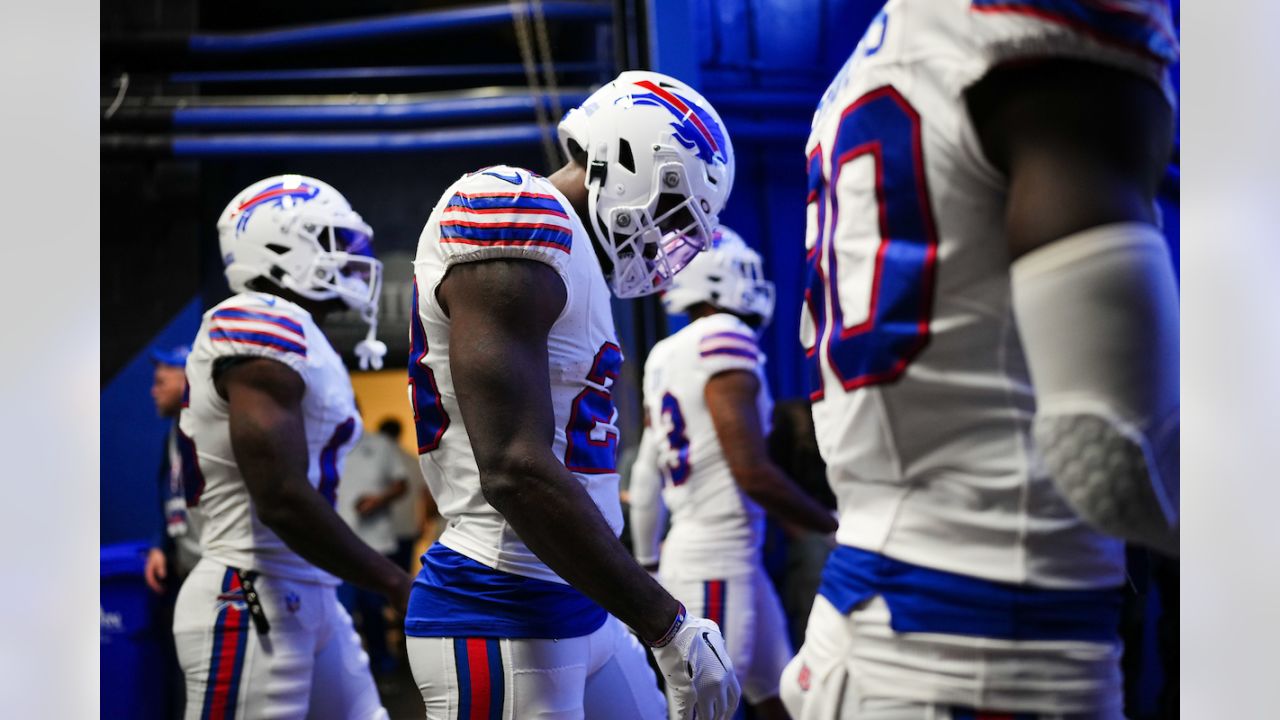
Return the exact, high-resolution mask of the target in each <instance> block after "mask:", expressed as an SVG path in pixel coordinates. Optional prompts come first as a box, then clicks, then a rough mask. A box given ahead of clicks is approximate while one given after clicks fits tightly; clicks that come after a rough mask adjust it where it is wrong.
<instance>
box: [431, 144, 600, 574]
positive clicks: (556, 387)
mask: <svg viewBox="0 0 1280 720" xmlns="http://www.w3.org/2000/svg"><path fill="white" fill-rule="evenodd" d="M494 258H519V259H526V260H534V261H536V262H541V263H546V264H547V265H549V266H550V267H551V268H552V269H554V270H555V271H556V272H557V273H558V274H559V275H560V277H561V278H562V279H563V280H564V285H565V290H566V301H565V307H564V310H563V312H562V313H561V314H560V317H559V318H558V319H557V320H556V322H555V324H554V325H552V327H551V332H550V334H549V336H548V338H547V354H548V361H549V363H548V364H549V370H550V376H551V401H552V405H553V409H554V412H555V423H556V433H555V438H554V440H553V443H552V451H553V452H554V453H555V456H556V457H558V458H560V459H561V460H562V461H563V462H564V464H565V467H566V468H568V469H569V470H570V471H572V472H573V473H574V475H575V476H577V478H578V480H579V481H581V482H582V485H583V487H584V488H586V490H587V492H588V493H589V494H590V495H591V497H592V499H593V500H595V503H596V505H597V506H598V507H599V508H600V512H601V513H602V514H603V515H604V517H605V519H606V520H607V521H608V523H609V525H610V527H612V528H613V530H614V533H615V534H616V533H619V532H621V530H622V507H621V504H620V502H619V499H618V472H617V448H618V428H617V415H618V414H617V410H616V409H615V408H614V404H613V399H612V395H611V392H612V390H611V388H612V386H613V383H614V381H615V380H616V379H617V377H618V372H619V369H620V368H621V365H622V351H621V349H620V348H619V347H618V341H617V337H616V335H615V334H614V327H613V315H612V313H611V310H610V304H609V303H610V295H609V288H608V286H607V285H606V284H605V277H604V273H603V271H602V270H601V267H600V262H599V260H597V259H596V255H595V251H594V250H593V249H592V245H591V239H590V238H589V237H588V236H587V231H586V228H584V227H583V225H582V222H581V221H580V220H579V219H578V216H577V214H576V213H575V212H574V210H573V208H572V206H570V204H569V201H568V200H567V199H566V198H565V197H564V195H562V194H561V193H560V191H559V190H557V189H556V188H555V186H554V185H552V184H551V182H550V181H548V180H547V179H546V178H543V177H541V176H539V175H536V174H534V173H531V172H529V171H527V170H522V169H519V168H513V167H507V166H497V167H491V168H486V169H484V170H481V171H478V172H475V173H471V174H468V175H464V176H463V177H462V178H461V179H459V180H458V181H457V182H455V183H454V184H453V185H452V186H450V187H449V189H447V190H446V191H445V192H444V195H443V196H442V197H441V199H440V201H439V203H437V204H436V207H435V209H434V210H432V212H431V217H430V218H429V219H428V220H427V225H426V227H425V228H423V231H422V236H421V238H420V239H419V241H418V255H417V259H416V260H415V262H414V304H415V307H416V309H417V311H416V313H415V314H414V320H413V325H412V328H411V330H410V335H411V346H412V347H411V349H410V358H409V395H410V399H411V402H412V403H413V408H414V417H415V418H416V420H415V424H416V430H417V434H418V445H419V447H418V453H419V455H420V458H419V460H420V462H421V464H422V473H423V475H424V476H425V477H426V480H427V486H428V487H429V488H430V489H431V495H432V497H434V498H435V500H436V503H437V504H438V505H439V506H440V514H441V515H442V516H443V517H444V518H445V520H446V521H447V523H448V526H447V528H446V529H445V531H444V534H443V535H441V537H440V543H441V544H443V545H445V546H446V547H448V548H451V549H452V550H454V551H456V552H458V553H460V554H462V555H464V556H466V557H468V558H471V559H472V560H475V561H477V562H479V563H481V564H483V565H486V566H488V567H490V568H493V569H495V570H499V571H502V572H506V573H512V574H515V575H523V576H526V577H532V578H537V579H541V580H549V581H553V582H559V583H563V582H564V581H563V580H561V579H560V578H559V576H557V575H556V574H555V573H554V572H552V571H551V570H550V569H549V568H548V567H547V566H546V565H544V564H543V563H542V561H541V560H539V559H538V558H537V556H535V555H534V554H533V553H532V552H531V551H530V550H529V549H528V548H527V547H525V545H524V543H523V542H521V541H520V538H519V537H518V536H517V535H516V533H515V531H514V530H513V529H512V528H511V526H510V525H508V524H507V522H506V519H505V518H503V516H502V515H501V514H500V513H499V512H498V511H497V510H494V509H493V507H491V506H490V505H489V503H488V502H486V501H485V499H484V495H483V494H482V493H481V491H480V475H479V471H478V470H477V468H476V460H475V455H474V454H473V453H472V451H471V439H470V437H469V436H468V434H467V430H468V429H467V427H466V425H465V424H464V423H463V420H462V413H461V412H460V411H459V409H458V400H457V395H456V393H455V391H454V386H453V375H452V372H451V369H450V365H449V342H450V335H451V332H450V331H451V322H450V320H449V318H448V317H447V316H446V315H445V314H444V312H443V311H442V310H441V308H440V303H439V301H438V299H437V298H436V290H437V288H438V286H439V285H440V281H441V280H443V279H444V276H445V272H446V271H447V270H448V269H449V268H450V267H451V266H453V265H457V264H460V263H466V262H476V261H480V260H488V259H494Z"/></svg>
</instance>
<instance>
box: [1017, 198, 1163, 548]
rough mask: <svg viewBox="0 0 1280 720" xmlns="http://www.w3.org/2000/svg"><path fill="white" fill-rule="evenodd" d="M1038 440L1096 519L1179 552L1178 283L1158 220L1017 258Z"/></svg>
mask: <svg viewBox="0 0 1280 720" xmlns="http://www.w3.org/2000/svg"><path fill="white" fill-rule="evenodd" d="M1011 275H1012V283H1013V303H1014V311H1015V314H1016V316H1017V323H1018V331H1019V333H1020V335H1021V339H1022V344H1023V349H1024V351H1025V354H1026V358H1027V363H1028V367H1029V369H1030V372H1031V380H1032V383H1033V384H1034V385H1035V390H1036V418H1035V440H1036V445H1037V447H1038V449H1039V450H1040V452H1041V453H1042V454H1043V456H1044V459H1045V464H1046V467H1047V469H1048V471H1049V473H1051V474H1052V476H1053V479H1054V482H1055V483H1056V484H1057V487H1058V489H1059V491H1060V492H1061V493H1062V495H1063V497H1064V498H1065V499H1066V500H1067V502H1068V503H1069V504H1070V505H1071V506H1072V507H1073V508H1074V509H1075V510H1076V512H1077V513H1078V514H1079V515H1080V517H1081V518H1083V519H1084V520H1085V521H1086V522H1088V523H1089V524H1091V525H1093V526H1094V527H1096V528H1098V529H1099V530H1101V531H1103V532H1106V533H1109V534H1112V535H1116V536H1119V537H1122V538H1124V539H1126V540H1130V541H1134V542H1138V543H1142V544H1144V545H1147V546H1150V547H1153V548H1156V549H1158V550H1161V551H1163V552H1166V553H1170V554H1173V555H1176V554H1177V552H1178V485H1179V478H1178V473H1179V462H1178V432H1179V407H1178V403H1179V395H1178V373H1179V367H1178V340H1179V334H1178V315H1179V313H1178V289H1177V282H1176V280H1175V279H1174V276H1173V266H1172V263H1171V262H1170V259H1169V251H1168V248H1167V247H1166V245H1165V241H1164V238H1163V237H1162V236H1161V235H1160V232H1159V231H1158V230H1157V229H1156V228H1154V227H1152V226H1150V225H1145V224H1137V223H1121V224H1114V225H1105V226H1101V227H1096V228H1092V229H1090V230H1087V231H1084V232H1081V233H1077V234H1075V235H1072V236H1070V237H1066V238H1063V239H1061V240H1059V241H1057V242H1054V243H1052V244H1050V245H1047V246H1045V247H1043V248H1040V249H1038V250H1035V251H1034V252H1031V253H1028V254H1027V255H1026V256H1024V257H1022V258H1020V259H1018V260H1017V261H1016V262H1015V263H1013V266H1012V273H1011Z"/></svg>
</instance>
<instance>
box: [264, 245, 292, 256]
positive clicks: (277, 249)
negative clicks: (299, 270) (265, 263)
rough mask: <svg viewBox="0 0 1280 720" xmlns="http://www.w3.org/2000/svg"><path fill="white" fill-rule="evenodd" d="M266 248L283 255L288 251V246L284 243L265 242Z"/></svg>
mask: <svg viewBox="0 0 1280 720" xmlns="http://www.w3.org/2000/svg"><path fill="white" fill-rule="evenodd" d="M266 248H267V249H268V250H270V251H271V252H273V253H275V254H277V255H283V254H285V253H287V252H289V248H287V247H285V246H284V245H276V244H275V243H267V245H266Z"/></svg>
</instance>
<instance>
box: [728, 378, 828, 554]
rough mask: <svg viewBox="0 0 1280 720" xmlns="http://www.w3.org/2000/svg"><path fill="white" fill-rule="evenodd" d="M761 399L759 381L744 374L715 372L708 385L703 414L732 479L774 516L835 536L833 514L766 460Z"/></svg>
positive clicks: (767, 455) (766, 451)
mask: <svg viewBox="0 0 1280 720" xmlns="http://www.w3.org/2000/svg"><path fill="white" fill-rule="evenodd" d="M759 394H760V380H759V378H757V377H756V375H755V373H753V372H749V371H747V370H728V371H725V372H721V373H717V374H716V375H714V376H712V378H711V379H710V380H709V381H707V389H706V392H705V396H706V400H707V409H708V410H709V411H710V412H711V422H712V424H713V425H715V429H716V437H717V438H718V439H719V440H720V447H721V448H723V450H724V456H725V460H727V461H728V463H729V470H730V472H732V473H733V479H734V480H735V481H736V482H737V483H738V487H740V488H742V491H743V492H745V493H746V494H747V495H749V496H750V497H751V499H752V500H755V501H756V502H758V503H760V505H761V506H762V507H763V508H764V509H765V510H766V511H768V512H770V513H772V514H774V515H776V516H777V517H779V518H781V519H783V520H786V521H787V522H790V523H794V524H796V525H799V526H801V527H805V528H808V529H810V530H815V531H817V532H822V533H832V532H835V531H836V520H835V518H833V517H832V516H831V513H830V512H828V511H827V510H826V509H824V508H823V507H822V506H821V505H820V504H818V502H817V501H815V500H814V499H813V498H811V497H809V496H808V495H806V494H805V493H804V492H803V491H802V490H801V489H800V488H799V487H798V486H796V484H795V483H794V482H793V481H792V480H791V478H789V477H787V475H786V473H784V472H783V471H782V470H781V468H779V467H778V466H777V465H775V464H774V463H773V461H772V460H770V459H769V452H768V444H767V443H766V441H765V437H764V430H763V428H761V426H760V413H759V410H758V409H757V405H756V402H757V397H758V396H759Z"/></svg>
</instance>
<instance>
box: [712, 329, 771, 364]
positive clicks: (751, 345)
mask: <svg viewBox="0 0 1280 720" xmlns="http://www.w3.org/2000/svg"><path fill="white" fill-rule="evenodd" d="M698 353H699V354H700V355H701V356H702V357H710V356H713V355H730V356H733V357H742V358H750V359H752V360H757V359H759V357H760V354H759V353H760V351H759V349H758V348H757V347H756V339H755V338H754V337H751V336H750V335H747V334H745V333H740V332H733V331H731V330H730V331H725V332H718V333H712V334H710V335H707V336H706V337H704V338H702V341H701V342H699V343H698Z"/></svg>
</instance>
